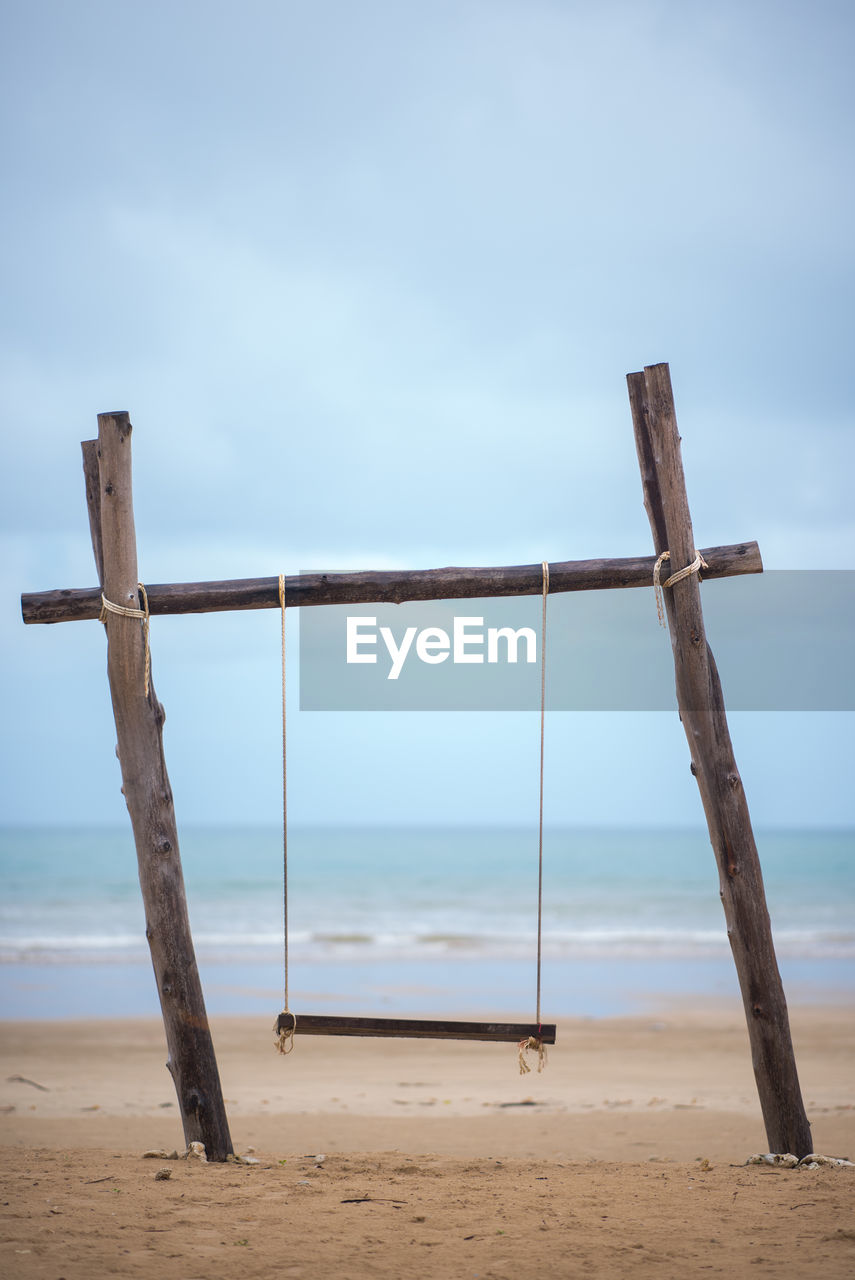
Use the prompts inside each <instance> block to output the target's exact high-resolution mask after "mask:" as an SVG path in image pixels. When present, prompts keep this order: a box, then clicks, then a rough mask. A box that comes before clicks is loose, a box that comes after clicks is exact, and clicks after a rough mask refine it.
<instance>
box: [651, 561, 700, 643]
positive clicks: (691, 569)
mask: <svg viewBox="0 0 855 1280" xmlns="http://www.w3.org/2000/svg"><path fill="white" fill-rule="evenodd" d="M670 559H671V552H670V551H663V552H662V554H661V556H660V557H659V559H658V560H657V561H656V564H655V565H654V566H653V593H654V595H655V596H656V614H657V616H658V618H659V625H660V626H661V627H664V626H665V610H664V608H663V605H662V589H663V587H673V585H674V583H675V582H681V581H682V580H683V578H688V576H689V574H690V573H697V572H698V571H699V570H700V569H708V568H709V565H708V564H707V562H706V560H705V559H704V558H703V556H702V555H701V553H700V551H696V552H695V558H694V560H693V561H692V563H691V564H687V565H686V567H685V569H678V570H677V572H676V573H672V574H671V576H670V578H666V579H665V581H664V582H660V581H659V574H660V571H661V569H662V565H663V563H664V562H665V561H666V560H670Z"/></svg>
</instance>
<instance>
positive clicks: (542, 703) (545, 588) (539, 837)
mask: <svg viewBox="0 0 855 1280" xmlns="http://www.w3.org/2000/svg"><path fill="white" fill-rule="evenodd" d="M548 595H549V565H548V564H547V562H546V561H545V560H544V561H543V613H542V616H541V621H540V804H539V810H538V824H537V1029H538V1031H540V1026H541V1018H540V974H541V968H542V960H543V746H544V738H545V729H546V597H547V596H548Z"/></svg>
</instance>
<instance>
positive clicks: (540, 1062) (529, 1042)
mask: <svg viewBox="0 0 855 1280" xmlns="http://www.w3.org/2000/svg"><path fill="white" fill-rule="evenodd" d="M542 569H543V610H542V613H541V619H540V798H539V805H538V823H537V1011H536V1015H535V1016H536V1018H537V1035H536V1036H527V1037H526V1039H525V1040H521V1041H520V1043H519V1060H520V1075H521V1076H524V1075H525V1074H526V1072H528V1071H531V1067H530V1066H529V1065H528V1063H527V1062H526V1060H525V1055H526V1053H527V1052H528V1051H529V1050H530V1049H531V1050H534V1051H536V1052H537V1069H538V1071H542V1070H543V1068H544V1066H545V1065H546V1048H545V1046H544V1043H543V1040H542V1039H541V1031H542V1029H543V1022H542V1020H541V1016H540V986H541V971H542V968H543V761H544V743H545V739H546V598H547V596H548V595H549V565H548V563H547V561H546V560H544V561H543V564H542Z"/></svg>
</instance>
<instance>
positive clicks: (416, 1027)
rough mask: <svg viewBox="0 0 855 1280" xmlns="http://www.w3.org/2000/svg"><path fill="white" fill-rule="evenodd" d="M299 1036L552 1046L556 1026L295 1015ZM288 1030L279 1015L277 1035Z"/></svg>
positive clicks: (286, 1016) (287, 1020)
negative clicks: (536, 1042) (524, 1042)
mask: <svg viewBox="0 0 855 1280" xmlns="http://www.w3.org/2000/svg"><path fill="white" fill-rule="evenodd" d="M294 1016H295V1018H296V1026H295V1027H294V1031H295V1032H296V1034H297V1035H298V1036H387V1037H389V1036H394V1037H399V1038H404V1039H408V1040H493V1041H501V1042H503V1043H506V1042H512V1043H513V1044H519V1042H520V1041H521V1040H527V1039H528V1038H529V1036H534V1037H536V1038H537V1039H539V1040H541V1041H542V1042H543V1043H544V1044H555V1023H554V1022H549V1023H544V1024H543V1026H541V1027H540V1028H538V1025H537V1023H536V1022H448V1021H446V1020H444V1019H443V1020H441V1021H431V1020H430V1019H426V1018H337V1017H332V1016H329V1015H327V1014H317V1013H298V1014H295V1015H294ZM290 1030H291V1015H290V1014H287V1013H280V1015H279V1018H278V1020H277V1023H276V1032H277V1034H278V1033H279V1032H280V1031H290Z"/></svg>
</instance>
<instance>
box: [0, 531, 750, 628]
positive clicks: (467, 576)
mask: <svg viewBox="0 0 855 1280" xmlns="http://www.w3.org/2000/svg"><path fill="white" fill-rule="evenodd" d="M701 554H702V555H703V557H704V559H705V560H706V562H707V565H708V566H709V567H708V568H707V569H705V570H704V571H703V576H704V578H730V577H733V576H735V575H737V574H743V573H762V572H763V561H762V560H761V558H760V548H759V547H758V545H757V543H756V542H738V543H735V544H733V545H732V546H727V547H705V548H704V550H703V551H702V552H701ZM654 563H655V557H654V556H635V557H633V558H631V559H624V560H563V561H557V562H555V563H553V564H550V566H549V590H550V593H551V594H555V593H557V592H564V591H602V590H606V589H608V588H613V587H649V586H651V585H652V583H653V565H654ZM542 589H543V588H542V569H541V566H540V565H539V564H521V565H512V566H510V567H505V568H496V569H456V568H449V569H389V570H379V571H374V570H365V571H362V572H359V573H301V574H294V575H292V576H290V577H286V579H285V599H286V602H287V604H288V606H289V607H294V606H297V605H299V606H301V607H306V606H308V605H325V604H403V603H404V601H406V600H466V599H469V600H472V599H480V598H485V599H486V598H489V597H493V596H533V595H540V592H541V590H542ZM146 593H147V595H148V604H149V610H150V612H151V613H152V614H179V613H219V612H224V611H231V610H239V609H277V608H278V607H279V579H278V578H235V579H232V580H230V581H226V582H173V583H151V584H149V583H146ZM100 611H101V591H100V588H99V587H85V588H79V589H77V588H68V589H59V590H55V591H35V592H29V593H26V594H25V595H22V596H21V613H22V615H23V618H24V622H27V623H35V622H80V621H84V620H85V619H91V618H97V617H98V615H99V613H100Z"/></svg>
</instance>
